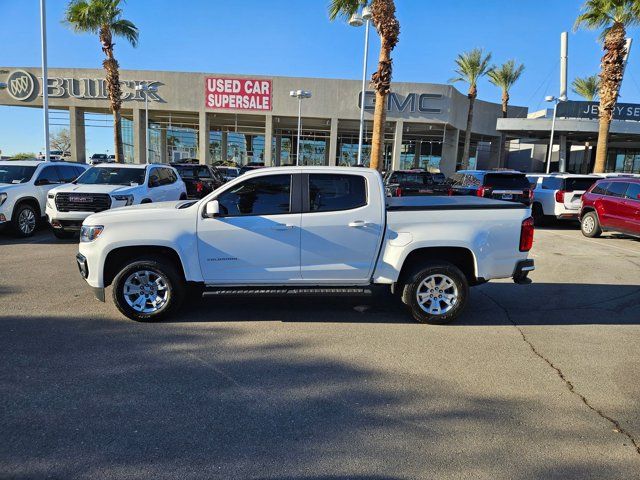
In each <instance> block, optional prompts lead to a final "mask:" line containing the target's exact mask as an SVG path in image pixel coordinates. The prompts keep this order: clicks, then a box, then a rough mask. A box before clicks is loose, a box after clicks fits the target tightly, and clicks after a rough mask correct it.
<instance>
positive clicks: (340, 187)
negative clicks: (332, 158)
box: [309, 173, 367, 212]
mask: <svg viewBox="0 0 640 480" xmlns="http://www.w3.org/2000/svg"><path fill="white" fill-rule="evenodd" d="M366 204H367V186H366V181H365V178H364V177H363V176H361V175H341V174H324V173H323V174H319V173H312V174H311V175H309V209H310V210H311V211H312V212H331V211H337V210H350V209H352V208H358V207H362V206H364V205H366Z"/></svg>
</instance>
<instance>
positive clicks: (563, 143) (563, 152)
mask: <svg viewBox="0 0 640 480" xmlns="http://www.w3.org/2000/svg"><path fill="white" fill-rule="evenodd" d="M558 171H559V172H566V171H567V136H566V135H560V156H559V162H558Z"/></svg>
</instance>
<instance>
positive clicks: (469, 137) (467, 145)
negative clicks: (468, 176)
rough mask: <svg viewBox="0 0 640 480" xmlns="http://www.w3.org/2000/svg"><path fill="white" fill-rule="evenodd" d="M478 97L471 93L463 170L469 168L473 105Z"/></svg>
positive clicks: (463, 151)
mask: <svg viewBox="0 0 640 480" xmlns="http://www.w3.org/2000/svg"><path fill="white" fill-rule="evenodd" d="M476 95H477V94H474V93H472V92H471V91H470V92H469V95H467V96H468V97H469V111H468V113H467V129H466V130H465V134H464V148H463V149H462V165H461V169H462V170H466V169H467V168H469V150H470V149H471V125H472V124H473V105H474V103H475V101H476Z"/></svg>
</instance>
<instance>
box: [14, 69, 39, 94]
mask: <svg viewBox="0 0 640 480" xmlns="http://www.w3.org/2000/svg"><path fill="white" fill-rule="evenodd" d="M34 89H35V83H34V81H33V77H32V76H31V74H29V73H27V72H25V71H24V70H14V71H13V72H11V75H9V78H8V79H7V91H8V92H9V95H11V96H12V97H13V98H15V99H16V100H28V99H29V98H30V97H31V95H33V91H34Z"/></svg>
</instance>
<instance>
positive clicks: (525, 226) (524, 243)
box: [520, 217, 534, 252]
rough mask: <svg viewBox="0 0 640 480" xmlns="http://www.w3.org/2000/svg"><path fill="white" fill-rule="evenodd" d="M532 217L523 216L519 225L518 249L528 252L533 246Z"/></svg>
mask: <svg viewBox="0 0 640 480" xmlns="http://www.w3.org/2000/svg"><path fill="white" fill-rule="evenodd" d="M533 230H534V228H533V217H529V218H525V219H524V220H523V221H522V226H521V227H520V251H521V252H528V251H529V250H531V247H533Z"/></svg>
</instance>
